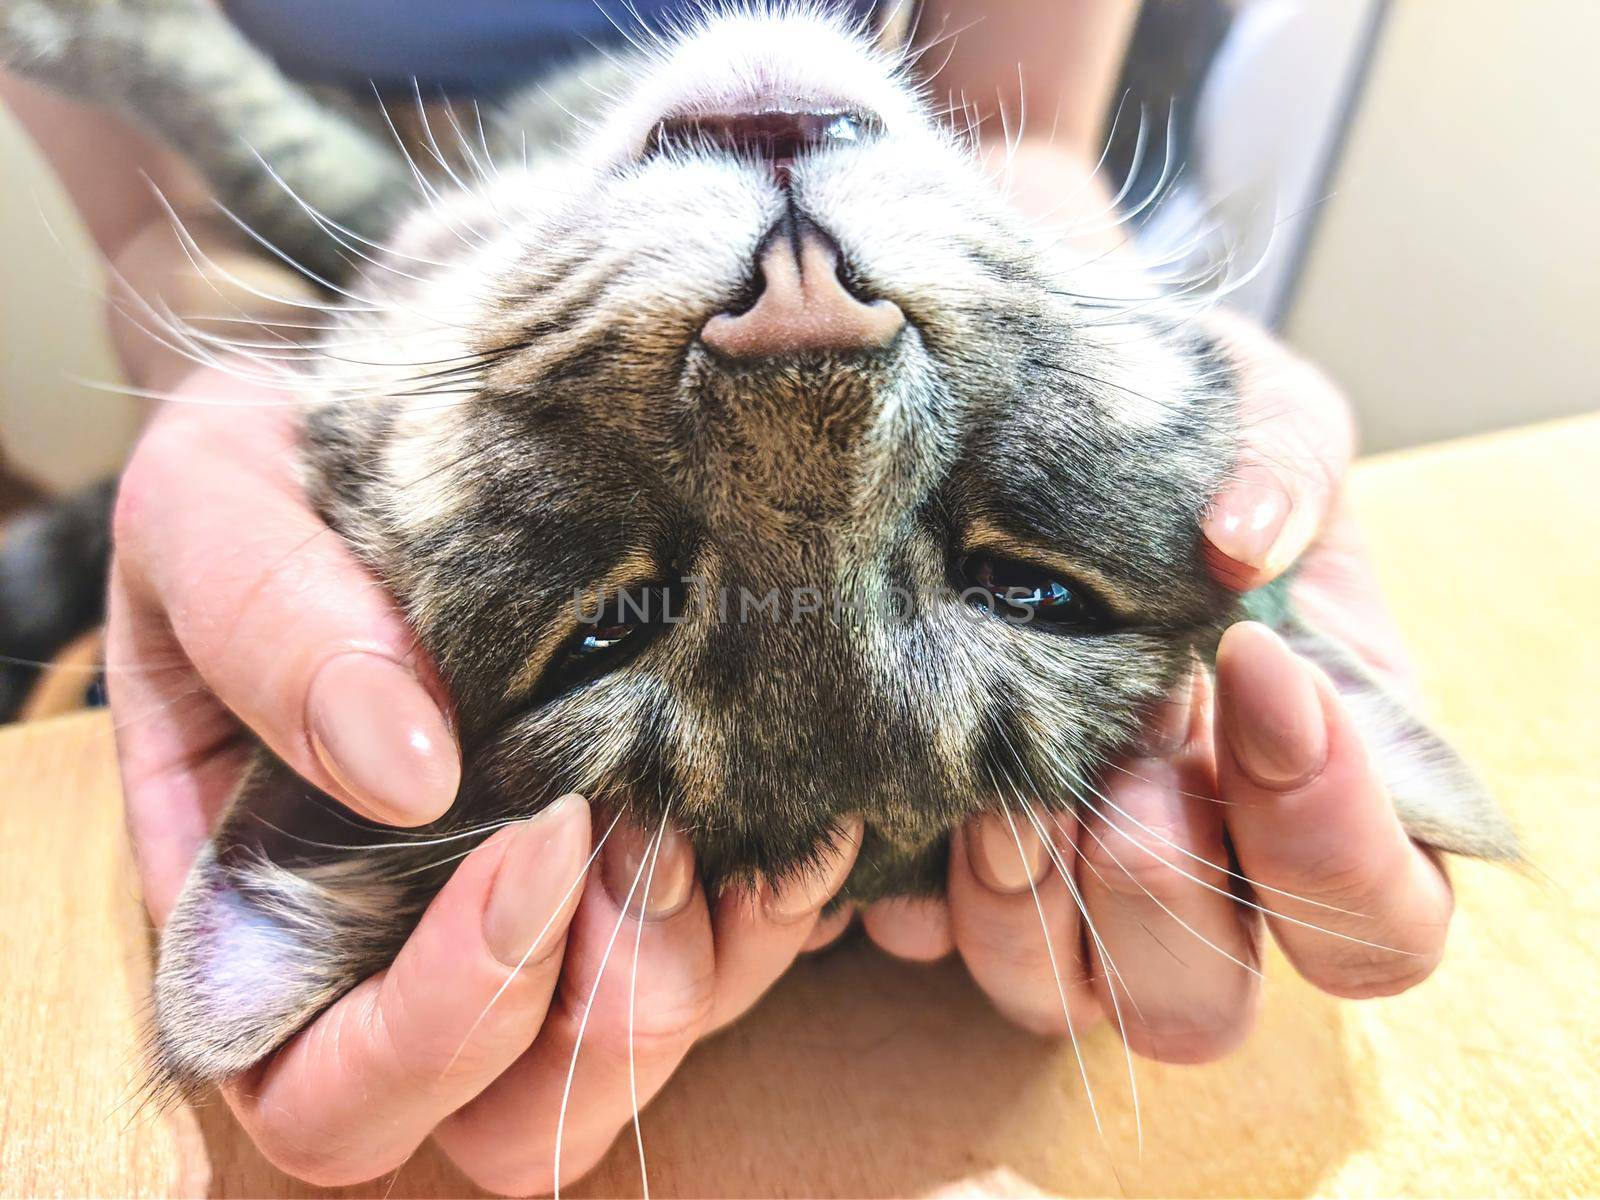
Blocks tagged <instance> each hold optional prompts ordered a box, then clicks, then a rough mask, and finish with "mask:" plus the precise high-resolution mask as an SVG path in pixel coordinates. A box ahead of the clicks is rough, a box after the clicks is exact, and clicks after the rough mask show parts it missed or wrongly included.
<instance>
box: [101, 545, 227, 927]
mask: <svg viewBox="0 0 1600 1200" xmlns="http://www.w3.org/2000/svg"><path fill="white" fill-rule="evenodd" d="M105 655H106V665H105V674H106V693H107V702H108V704H109V707H110V709H111V717H112V728H113V730H114V731H115V734H116V744H117V762H118V766H119V768H120V773H121V778H122V795H123V804H124V808H125V811H126V814H127V825H128V834H129V837H130V839H131V840H132V842H133V848H134V861H135V862H136V863H137V864H138V868H139V880H140V884H141V887H142V890H143V893H144V899H145V904H146V906H147V907H148V908H149V910H150V915H151V918H152V919H153V920H154V921H155V923H156V925H157V927H159V926H161V925H164V924H165V923H166V919H167V915H168V914H169V913H170V912H171V911H172V906H173V905H174V904H175V903H176V902H177V898H178V893H179V891H180V890H181V889H182V887H183V881H184V878H185V876H187V875H188V873H189V866H190V864H191V863H192V862H194V857H195V855H196V854H197V853H198V852H199V850H200V847H201V845H203V844H204V842H205V840H206V838H207V837H208V836H209V835H210V832H211V829H212V827H213V826H214V825H215V824H216V821H217V817H218V816H219V814H220V813H221V811H222V808H223V806H224V805H225V804H226V803H227V799H228V797H229V795H231V794H232V792H233V789H234V787H235V785H236V784H237V782H238V779H239V772H240V770H241V769H242V768H243V766H244V762H245V759H246V758H247V757H248V755H249V746H248V745H247V744H246V743H245V741H244V740H243V739H242V737H241V731H240V728H239V724H238V722H236V721H235V720H234V719H233V718H232V716H230V715H229V713H228V711H227V709H225V708H223V707H222V705H220V704H218V703H217V701H216V698H215V697H213V696H212V695H211V693H210V691H209V690H207V688H206V686H205V684H204V683H203V682H202V681H201V679H200V677H199V676H198V675H197V674H196V673H195V671H194V668H193V667H192V666H191V665H190V664H189V660H188V658H187V657H186V656H185V655H184V654H183V651H182V650H181V649H180V648H179V646H178V644H177V640H176V639H175V638H174V637H173V636H172V632H171V630H170V629H168V628H167V626H166V623H165V622H164V621H162V620H161V619H160V617H159V615H158V614H156V613H154V612H152V611H150V610H149V609H148V608H141V606H140V605H138V604H137V603H135V602H134V600H133V599H132V598H131V597H130V595H129V593H128V590H127V588H126V586H125V585H124V584H123V582H122V578H121V571H120V569H119V568H118V567H117V565H116V564H115V563H113V565H112V570H111V579H110V585H109V588H108V593H107V600H106V639H105Z"/></svg>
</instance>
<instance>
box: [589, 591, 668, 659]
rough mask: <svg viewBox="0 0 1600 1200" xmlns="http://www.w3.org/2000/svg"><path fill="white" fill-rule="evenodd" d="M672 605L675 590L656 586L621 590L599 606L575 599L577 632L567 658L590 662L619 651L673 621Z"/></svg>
mask: <svg viewBox="0 0 1600 1200" xmlns="http://www.w3.org/2000/svg"><path fill="white" fill-rule="evenodd" d="M674 601H675V592H674V589H672V588H670V587H667V586H664V585H659V584H651V585H649V586H645V587H631V588H623V589H622V590H620V591H618V592H617V593H615V594H614V595H611V596H608V597H606V599H605V600H604V601H603V602H602V603H600V604H598V605H596V604H593V603H588V604H586V603H585V602H584V601H583V600H581V599H576V600H575V606H576V612H575V614H574V615H575V616H576V617H577V619H578V632H577V633H576V634H575V635H574V636H573V639H572V641H571V643H570V644H569V645H568V647H567V657H568V658H569V659H577V660H592V659H596V658H599V657H602V656H604V655H607V654H609V653H611V652H612V651H614V650H617V649H620V648H621V647H622V646H624V645H627V644H628V643H630V642H632V641H635V640H637V639H638V638H639V636H640V635H641V634H644V633H647V632H648V631H650V630H652V629H655V628H657V627H659V626H660V625H662V624H663V623H668V622H671V621H673V620H674V619H676V616H677V614H676V613H675V612H674V610H673V604H674Z"/></svg>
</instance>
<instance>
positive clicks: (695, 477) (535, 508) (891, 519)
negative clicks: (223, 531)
mask: <svg viewBox="0 0 1600 1200" xmlns="http://www.w3.org/2000/svg"><path fill="white" fill-rule="evenodd" d="M637 65H638V68H639V70H640V72H641V73H642V74H641V75H640V77H639V78H638V79H637V81H636V83H635V86H634V87H633V90H632V92H631V94H630V95H628V96H626V97H625V98H623V99H622V101H621V102H620V104H618V105H617V106H616V108H615V109H614V111H613V112H612V113H611V114H610V115H609V116H608V117H607V118H606V119H605V120H604V121H603V122H602V124H601V125H600V126H599V127H598V128H597V129H596V130H594V131H592V132H590V133H589V134H588V135H587V136H585V137H583V138H581V139H579V141H578V144H577V147H576V149H575V150H573V151H572V152H570V153H562V154H551V155H548V156H542V157H536V158H535V160H534V161H533V163H532V165H531V166H530V167H528V168H527V169H524V168H522V167H521V166H520V165H519V166H518V167H516V168H515V169H512V168H510V167H509V166H508V165H506V164H505V163H504V162H502V164H501V165H500V166H499V167H498V168H496V167H493V166H490V165H489V164H488V163H487V162H484V163H481V164H480V165H481V166H482V168H483V170H484V172H485V175H486V180H485V182H484V183H483V184H482V185H481V186H479V187H476V188H475V189H472V190H471V191H470V192H463V193H461V194H454V193H445V194H443V195H440V196H434V197H430V199H429V202H428V203H427V204H425V205H422V206H421V208H420V211H419V212H418V213H417V215H415V216H414V217H413V218H412V219H411V220H410V222H409V223H408V224H406V225H405V226H403V227H402V228H401V230H400V231H399V233H398V234H397V236H396V239H395V247H394V250H393V253H392V254H390V255H388V256H386V257H385V259H384V262H383V263H382V264H381V265H376V266H373V267H371V268H370V269H368V270H367V271H366V272H365V273H364V276H363V278H362V279H360V280H359V281H357V282H355V283H354V284H352V285H351V291H352V292H353V293H354V294H355V295H356V296H359V297H361V298H362V299H360V300H358V301H356V302H354V303H352V304H351V305H350V306H349V310H348V311H347V312H345V313H343V314H342V315H341V316H340V317H339V318H338V319H337V320H336V321H335V323H334V325H333V327H332V328H331V330H330V331H329V332H328V334H327V335H326V338H325V342H326V345H327V346H328V347H329V348H330V349H329V352H328V357H327V358H326V360H325V362H324V363H323V365H321V366H320V367H319V369H318V371H317V372H316V374H315V376H314V377H312V378H309V379H307V380H306V381H305V384H304V386H305V389H306V392H307V395H308V397H309V398H311V399H313V400H314V401H316V402H318V407H317V408H316V409H315V412H314V415H313V416H312V417H311V419H310V422H309V433H308V440H307V444H308V464H309V471H308V477H309V482H310V488H311V492H312V495H313V498H314V499H315V500H316V502H317V503H318V504H319V505H320V506H321V508H322V509H323V511H324V512H325V513H326V514H327V515H328V516H329V518H330V520H331V521H332V522H333V523H334V525H335V527H336V528H338V529H339V530H340V532H341V533H343V534H344V535H345V536H346V537H347V538H348V539H349V540H350V542H351V543H352V545H353V546H354V547H355V548H356V549H357V550H358V551H359V552H360V553H361V554H362V555H363V556H364V558H365V559H366V560H367V561H368V562H369V563H371V564H372V565H373V567H374V568H375V569H376V571H377V572H378V573H379V575H380V576H381V577H382V578H383V579H384V580H385V582H386V583H387V584H388V585H389V586H390V587H391V588H392V589H393V590H394V592H395V594H396V595H397V596H398V597H399V599H400V600H401V601H402V602H403V604H404V605H405V607H406V608H407V610H408V612H409V614H410V616H411V619H412V621H413V622H414V624H415V627H416V629H417V631H418V633H419V635H420V638H421V641H422V643H423V645H424V646H425V647H426V648H427V650H428V651H429V652H430V653H431V655H432V656H433V658H434V660H435V661H436V662H437V664H438V666H439V670H440V673H441V675H442V678H443V680H444V682H445V684H446V685H447V687H448V688H449V690H450V692H451V694H452V695H453V696H454V698H455V701H456V704H457V708H458V713H459V728H460V737H461V744H462V749H463V754H464V760H465V764H466V779H465V783H464V785H463V789H462V793H461V796H460V798H459V800H458V801H457V803H456V805H455V807H454V808H453V809H452V811H451V812H450V813H449V814H448V815H447V816H446V817H445V818H443V819H442V820H441V821H440V822H439V823H438V824H437V826H436V827H433V828H432V829H429V830H424V831H422V832H423V833H424V834H438V835H440V836H444V837H449V836H450V835H453V834H457V833H461V834H463V835H465V836H463V837H461V838H458V839H456V840H453V841H449V842H445V843H439V842H438V841H437V839H432V840H430V839H429V838H426V837H414V835H406V836H407V837H408V838H414V842H415V844H412V843H410V842H407V841H406V840H404V839H399V840H397V839H396V838H395V837H393V836H391V835H390V834H388V833H385V832H384V831H381V830H378V829H376V828H366V827H357V826H356V825H354V823H353V822H352V819H351V818H349V817H346V816H342V815H335V813H334V809H333V806H332V804H331V802H328V801H326V800H325V799H324V798H320V797H318V796H317V795H316V794H315V793H313V792H311V790H310V789H309V788H307V787H306V785H304V784H303V783H300V782H299V781H298V780H296V779H295V778H294V777H293V776H292V775H291V774H290V773H289V772H288V771H287V769H285V768H283V767H282V766H281V765H279V764H277V763H275V762H273V761H271V760H269V759H266V758H265V757H263V759H262V760H261V761H260V762H259V763H258V765H257V767H256V768H255V769H254V772H253V774H252V776H251V778H250V779H249V780H248V781H247V783H246V785H245V787H244V789H243V791H242V793H241V796H240V797H239V798H238V800H237V801H236V803H235V806H234V809H233V811H232V813H231V815H230V816H229V818H228V819H227V821H226V822H225V824H224V826H223V828H222V830H221V831H220V832H219V833H218V835H217V837H216V839H215V840H214V843H213V846H212V847H211V848H210V849H208V850H207V851H206V853H205V854H204V855H203V856H202V859H201V863H200V866H199V867H198V869H197V871H196V873H195V874H194V876H192V878H191V882H190V885H189V890H188V892H187V893H186V896H185V899H184V901H183V903H182V904H181V905H180V907H179V910H178V912H177V914H176V915H175V917H174V920H173V922H172V924H171V925H170V926H169V928H168V931H167V934H166V938H165V942H164V950H163V961H162V966H161V978H160V984H159V987H158V997H157V1007H158V1042H159V1045H160V1049H161V1052H162V1057H163V1060H164V1062H165V1065H166V1067H167V1069H168V1070H169V1071H170V1072H171V1073H172V1074H173V1075H174V1076H175V1077H177V1078H178V1079H180V1080H183V1081H191V1082H192V1081H198V1080H205V1079H213V1078H217V1077H219V1076H221V1075H224V1074H227V1073H228V1072H230V1071H233V1070H237V1069H239V1068H241V1067H243V1066H245V1065H248V1064H249V1063H251V1062H253V1061H255V1060H256V1059H257V1058H259V1057H260V1056H261V1055H262V1054H264V1053H266V1052H267V1051H268V1050H270V1049H271V1048H272V1047H273V1046H275V1045H276V1044H278V1043H279V1042H281V1041H282V1040H283V1039H284V1038H285V1037H287V1036H288V1035H289V1034H290V1033H292V1032H293V1031H294V1029H296V1028H298V1027H299V1026H300V1025H301V1024H303V1023H304V1022H305V1021H306V1020H307V1019H308V1018H309V1017H310V1016H311V1015H312V1014H314V1013H315V1012H316V1011H317V1010H318V1008H320V1007H321V1006H322V1005H325V1004H326V1003H327V1002H328V1001H329V1000H331V999H332V998H334V997H335V996H337V995H338V994H339V993H340V992H342V991H343V990H345V989H347V988H348V987H349V986H351V985H352V984H353V983H354V982H355V981H356V980H358V979H359V978H361V977H362V976H363V975H365V974H367V973H369V972H370V971H372V970H375V969H377V968H379V967H381V966H382V965H384V964H385V963H386V962H387V961H388V959H389V958H390V957H392V955H393V954H394V952H395V950H396V949H397V947H398V945H399V944H400V942H401V941H403V939H404V937H405V936H406V934H407V933H408V932H409V929H410V927H411V925H412V924H414V922H415V920H416V918H417V916H418V915H419V913H420V911H421V909H422V907H423V906H424V905H425V904H426V902H427V900H428V899H429V898H430V897H431V895H432V894H433V892H434V891H435V890H436V889H437V888H438V887H439V886H440V884H441V883H442V881H443V879H444V878H445V877H447V875H448V872H449V869H450V864H451V863H453V862H454V861H455V860H456V859H457V858H459V856H460V854H461V853H462V852H464V851H465V850H466V849H467V848H469V846H470V845H471V844H473V842H474V841H475V840H476V839H477V838H479V837H481V836H484V835H486V833H487V832H488V831H489V830H492V829H493V828H494V827H495V826H496V824H497V823H499V822H502V821H504V820H506V819H510V818H517V817H522V816H526V815H529V814H530V813H532V812H534V811H536V810H537V809H539V808H540V807H541V806H542V805H544V804H545V803H547V802H548V801H549V800H551V799H553V798H554V797H556V796H558V795H560V794H562V793H564V792H567V791H573V790H576V791H581V792H583V793H584V794H586V795H588V796H589V797H591V798H592V799H594V800H595V801H596V802H597V803H599V804H600V805H602V806H604V807H607V808H610V809H613V810H620V811H622V812H625V813H627V814H629V815H631V816H632V817H633V818H634V819H636V820H638V821H639V822H640V823H641V824H643V825H644V826H645V827H646V828H652V829H653V828H655V827H657V826H658V825H659V824H660V823H661V822H662V821H663V820H668V821H670V822H671V823H672V824H673V825H674V826H676V827H677V828H679V829H681V830H682V831H683V832H684V834H685V835H686V836H687V837H688V839H689V840H690V842H691V843H692V844H693V845H694V847H695V850H696V852H697V855H698V861H699V863H700V866H701V868H702V870H703V871H704V873H705V875H706V878H707V881H708V884H709V885H710V886H711V887H716V886H718V885H719V884H724V883H729V882H739V881H745V880H748V879H749V878H751V877H752V876H753V875H754V874H755V873H758V872H759V873H763V874H767V875H770V876H783V875H785V874H786V873H790V872H793V871H795V870H798V869H802V868H804V867H805V866H807V865H808V864H809V863H811V862H812V860H813V859H814V858H815V857H816V856H817V855H818V854H819V853H820V852H821V850H822V848H823V847H824V846H825V845H826V844H827V843H828V841H829V839H830V836H831V834H832V833H833V831H834V830H835V828H836V827H837V826H838V825H839V823H840V822H842V821H844V820H847V819H852V818H854V817H855V816H858V815H859V816H860V817H861V818H863V819H864V822H865V828H866V834H865V840H864V844H863V847H862V850H861V854H860V857H859V860H858V862H857V865H856V867H855V868H854V870H853V872H852V874H851V875H850V877H849V880H848V882H847V884H846V893H847V894H848V895H849V896H851V897H854V898H857V899H871V898H874V897H877V896H881V895H885V894H892V893H896V892H906V891H914V890H919V889H925V888H933V887H937V886H939V883H938V880H939V876H940V874H941V872H942V864H943V846H944V843H945V839H946V838H947V836H948V833H949V831H950V830H951V829H952V828H953V827H954V826H955V825H956V824H957V823H958V822H960V821H961V820H962V819H963V818H965V817H967V816H969V815H971V814H974V813H977V812H979V811H983V810H995V809H1001V808H1006V807H1015V806H1020V805H1021V804H1023V803H1042V804H1045V805H1053V806H1059V807H1068V806H1070V805H1072V804H1073V803H1074V802H1075V799H1076V797H1077V796H1078V795H1079V794H1080V789H1083V788H1085V787H1087V786H1090V785H1091V784H1092V781H1093V779H1094V777H1095V775H1096V773H1097V771H1098V770H1099V769H1101V768H1102V767H1103V765H1104V763H1105V762H1106V761H1107V759H1108V758H1109V757H1110V756H1111V755H1113V754H1114V753H1115V752H1117V751H1118V750H1119V749H1120V748H1122V747H1124V746H1126V745H1127V743H1128V742H1129V741H1130V739H1132V738H1133V737H1135V736H1136V734H1137V731H1138V728H1139V726H1140V723H1141V720H1142V717H1143V715H1144V714H1145V712H1146V710H1147V709H1148V706H1149V705H1150V704H1151V703H1153V702H1154V701H1156V700H1157V699H1158V698H1159V697H1160V696H1161V695H1162V694H1163V693H1164V692H1165V691H1166V689H1167V688H1168V687H1170V686H1171V684H1172V683H1173V682H1174V681H1175V680H1176V679H1177V678H1178V677H1179V676H1180V675H1181V674H1182V673H1183V672H1184V671H1185V670H1187V669H1188V667H1189V665H1190V664H1191V663H1192V662H1193V661H1194V659H1195V657H1196V656H1197V655H1198V656H1200V657H1201V658H1203V657H1204V656H1205V655H1207V654H1208V653H1209V652H1210V650H1211V648H1212V647H1213V645H1214V643H1215V640H1216V638H1217V635H1218V633H1219V631H1220V629H1221V628H1222V626H1223V625H1224V624H1225V623H1226V621H1227V620H1228V619H1230V617H1231V616H1232V615H1233V613H1234V607H1235V605H1234V601H1233V599H1232V598H1231V597H1230V596H1229V595H1228V594H1227V593H1225V592H1224V591H1223V590H1222V589H1220V588H1219V587H1217V586H1216V585H1214V584H1213V583H1211V582H1210V581H1209V580H1208V578H1207V576H1206V573H1205V570H1204V568H1203V564H1202V560H1201V556H1200V550H1199V547H1200V533H1199V522H1200V518H1201V515H1202V513H1203V511H1204V509H1205V506H1206V504H1207V502H1208V500H1209V498H1210V497H1211V496H1212V494H1213V493H1214V492H1215V491H1216V489H1217V488H1218V486H1219V484H1220V483H1221V482H1222V481H1223V479H1224V478H1225V477H1226V475H1227V473H1228V471H1229V470H1230V468H1231V465H1232V459H1233V447H1234V442H1235V436H1234V414H1233V411H1232V406H1231V399H1232V397H1231V394H1230V390H1229V383H1228V379H1227V373H1226V370H1225V367H1224V365H1223V364H1222V362H1221V360H1220V359H1219V357H1218V355H1217V354H1216V353H1215V351H1214V349H1213V348H1212V346H1211V345H1210V343H1209V342H1208V341H1207V339H1206V338H1204V337H1203V336H1202V335H1201V334H1199V333H1198V332H1197V331H1196V330H1195V329H1194V327H1193V325H1192V323H1189V322H1186V321H1184V320H1181V319H1179V316H1178V315H1177V314H1176V313H1175V311H1174V310H1173V309H1172V308H1170V307H1169V306H1167V305H1166V304H1165V303H1164V302H1160V301H1157V300H1155V299H1154V298H1153V295H1154V294H1153V292H1151V291H1150V290H1149V289H1148V287H1147V286H1146V285H1142V284H1140V283H1139V282H1138V281H1137V280H1135V279H1132V278H1130V277H1128V276H1127V275H1123V274H1120V273H1113V272H1110V271H1107V270H1105V269H1104V264H1096V263H1094V262H1084V261H1075V260H1074V259H1073V257H1072V255H1071V252H1070V251H1069V250H1068V249H1066V248H1064V247H1062V246H1059V245H1054V244H1050V243H1047V242H1044V241H1041V240H1039V239H1037V238H1036V237H1035V236H1034V235H1033V233H1032V232H1031V231H1030V229H1029V228H1027V227H1026V226H1025V225H1024V224H1023V223H1022V222H1021V221H1020V220H1019V219H1018V218H1017V216H1016V215H1015V214H1013V213H1012V212H1010V211H1009V210H1008V209H1007V207H1006V204H1005V201H1004V199H1003V197H1002V196H1001V195H1000V194H999V192H998V191H997V189H996V188H995V187H994V185H993V184H992V183H991V182H990V180H989V179H988V178H987V177H986V175H985V174H984V172H983V171H982V170H981V169H980V167H979V165H978V164H977V163H976V162H975V160H974V158H973V157H972V155H971V154H970V151H969V150H968V148H967V147H966V146H965V144H964V143H963V142H962V141H961V140H960V139H957V138H956V137H954V136H952V135H950V134H949V133H947V132H945V131H944V130H943V129H942V127H941V126H939V125H938V123H937V122H936V121H935V120H934V119H933V118H931V117H930V116H929V115H928V114H927V113H926V112H924V110H923V109H922V108H921V107H920V106H919V104H918V103H917V102H916V100H915V98H914V94H913V92H912V91H911V90H910V89H909V88H908V87H907V85H906V84H905V83H904V81H903V80H902V79H901V78H900V77H899V75H898V74H897V68H896V66H895V64H893V63H891V62H889V61H886V60H885V59H882V58H880V57H879V56H878V55H877V54H876V53H875V52H874V51H873V50H871V48H870V47H869V46H868V45H867V44H866V43H865V42H863V41H862V40H861V39H860V38H859V37H858V36H856V35H855V34H853V33H851V32H850V31H848V30H846V29H844V28H843V27H842V26H839V25H836V24H833V23H829V22H828V21H826V20H821V19H817V18H815V17H808V16H788V17H764V18H735V19H725V20H718V21H716V22H713V23H711V24H710V25H708V26H707V27H705V28H704V29H702V30H700V31H698V32H696V33H694V34H692V35H690V36H688V37H687V38H685V39H684V40H683V41H681V42H679V43H678V44H676V45H675V46H673V47H670V48H668V49H665V50H663V51H662V53H661V54H660V55H659V56H658V57H657V58H656V59H655V60H653V61H647V60H640V61H639V63H638V64H637ZM377 846H381V847H383V850H382V852H381V853H379V852H372V851H370V850H363V849H361V848H362V847H377ZM261 980H270V981H271V982H270V986H256V987H250V986H245V985H246V984H247V982H249V981H261ZM230 981H231V983H230ZM235 985H237V986H235Z"/></svg>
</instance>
